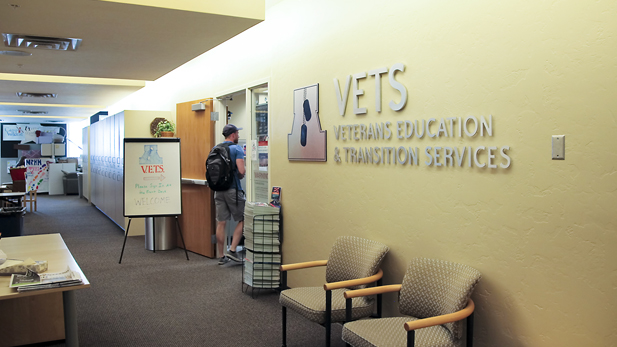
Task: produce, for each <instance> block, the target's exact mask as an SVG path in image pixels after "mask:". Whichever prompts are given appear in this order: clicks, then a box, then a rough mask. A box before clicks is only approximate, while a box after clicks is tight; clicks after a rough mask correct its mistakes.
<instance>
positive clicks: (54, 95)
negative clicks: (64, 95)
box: [17, 92, 57, 98]
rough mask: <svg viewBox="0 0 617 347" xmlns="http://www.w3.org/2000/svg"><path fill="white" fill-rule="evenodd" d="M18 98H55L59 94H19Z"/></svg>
mask: <svg viewBox="0 0 617 347" xmlns="http://www.w3.org/2000/svg"><path fill="white" fill-rule="evenodd" d="M17 96H19V97H20V98H55V97H56V96H57V94H53V93H25V92H17Z"/></svg>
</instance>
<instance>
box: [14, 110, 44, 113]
mask: <svg viewBox="0 0 617 347" xmlns="http://www.w3.org/2000/svg"><path fill="white" fill-rule="evenodd" d="M17 112H21V113H23V114H48V113H49V112H47V111H31V110H17Z"/></svg>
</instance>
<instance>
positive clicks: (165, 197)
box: [123, 138, 182, 217]
mask: <svg viewBox="0 0 617 347" xmlns="http://www.w3.org/2000/svg"><path fill="white" fill-rule="evenodd" d="M181 182H182V172H181V163H180V139H178V138H160V139H153V138H126V139H124V189H123V190H124V216H125V217H163V216H177V215H180V214H182V185H181Z"/></svg>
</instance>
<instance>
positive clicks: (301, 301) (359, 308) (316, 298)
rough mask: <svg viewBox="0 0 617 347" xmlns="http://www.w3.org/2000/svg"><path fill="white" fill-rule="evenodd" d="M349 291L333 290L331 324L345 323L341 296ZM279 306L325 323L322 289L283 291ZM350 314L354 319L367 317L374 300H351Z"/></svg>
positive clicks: (324, 302) (371, 310)
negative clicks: (351, 308)
mask: <svg viewBox="0 0 617 347" xmlns="http://www.w3.org/2000/svg"><path fill="white" fill-rule="evenodd" d="M348 290H349V289H347V288H343V289H335V290H333V291H332V312H331V314H330V317H331V322H332V323H336V322H339V323H340V322H344V321H345V297H343V294H344V293H345V292H346V291H348ZM279 301H280V303H281V305H283V306H285V307H287V308H290V309H292V310H294V311H296V312H298V313H299V314H300V315H302V316H303V317H304V318H306V319H308V320H310V321H313V322H316V323H319V324H322V325H323V324H324V323H325V322H326V300H325V299H324V289H323V288H322V287H301V288H293V289H289V290H285V291H283V292H282V293H281V297H280V300H279ZM352 302H353V310H352V314H353V316H352V317H354V318H355V319H359V318H361V317H368V316H370V315H371V314H372V313H373V308H374V303H375V300H374V298H370V297H362V298H358V299H357V300H353V301H352Z"/></svg>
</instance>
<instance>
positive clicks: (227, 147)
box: [219, 142, 238, 172]
mask: <svg viewBox="0 0 617 347" xmlns="http://www.w3.org/2000/svg"><path fill="white" fill-rule="evenodd" d="M231 145H233V143H225V142H223V143H221V144H220V145H219V146H221V147H225V149H226V150H227V156H228V157H229V160H230V161H231V171H234V172H235V171H236V170H237V169H238V167H237V166H236V161H235V160H233V159H232V158H231V150H230V149H229V146H231Z"/></svg>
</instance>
